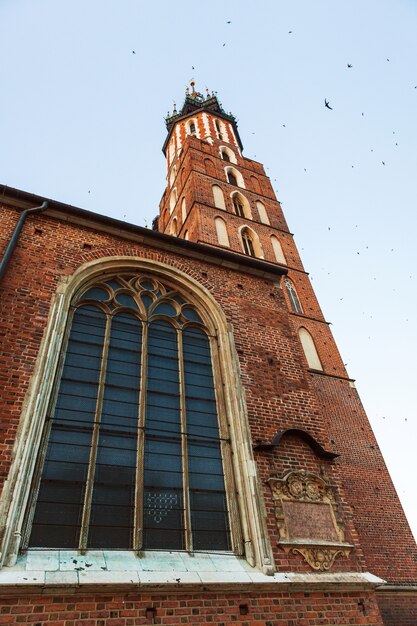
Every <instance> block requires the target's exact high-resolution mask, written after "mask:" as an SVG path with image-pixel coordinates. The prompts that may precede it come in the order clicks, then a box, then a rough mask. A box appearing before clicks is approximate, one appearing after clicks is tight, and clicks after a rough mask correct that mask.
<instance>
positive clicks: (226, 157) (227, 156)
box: [222, 150, 230, 163]
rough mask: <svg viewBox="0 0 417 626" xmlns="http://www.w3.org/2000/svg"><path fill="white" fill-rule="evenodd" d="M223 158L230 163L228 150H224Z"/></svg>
mask: <svg viewBox="0 0 417 626" xmlns="http://www.w3.org/2000/svg"><path fill="white" fill-rule="evenodd" d="M222 159H223V161H227V162H228V163H230V156H229V154H228V153H227V152H226V150H222Z"/></svg>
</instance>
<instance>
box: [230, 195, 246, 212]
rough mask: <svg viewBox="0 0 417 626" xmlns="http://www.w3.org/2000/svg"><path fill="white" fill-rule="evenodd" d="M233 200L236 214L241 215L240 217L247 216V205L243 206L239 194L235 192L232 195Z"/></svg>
mask: <svg viewBox="0 0 417 626" xmlns="http://www.w3.org/2000/svg"><path fill="white" fill-rule="evenodd" d="M232 202H233V209H234V212H235V213H236V215H239V217H245V207H244V206H243V202H242V199H241V197H240V196H239V194H234V195H233V196H232Z"/></svg>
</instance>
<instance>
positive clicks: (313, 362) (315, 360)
mask: <svg viewBox="0 0 417 626" xmlns="http://www.w3.org/2000/svg"><path fill="white" fill-rule="evenodd" d="M298 336H299V337H300V341H301V345H302V346H303V351H304V354H305V357H306V359H307V363H308V366H309V367H311V369H315V370H323V366H322V364H321V361H320V358H319V355H318V352H317V348H316V345H315V343H314V339H313V337H312V336H311V335H310V333H309V332H308V330H307V329H306V328H300V330H299V331H298Z"/></svg>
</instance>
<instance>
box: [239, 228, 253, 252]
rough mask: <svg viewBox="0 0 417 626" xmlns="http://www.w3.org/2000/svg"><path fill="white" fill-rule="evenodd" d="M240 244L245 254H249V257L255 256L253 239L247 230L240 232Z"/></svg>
mask: <svg viewBox="0 0 417 626" xmlns="http://www.w3.org/2000/svg"><path fill="white" fill-rule="evenodd" d="M242 244H243V249H244V251H245V254H249V256H256V254H255V245H254V241H253V237H252V235H251V233H250V231H249V229H248V228H244V229H243V230H242Z"/></svg>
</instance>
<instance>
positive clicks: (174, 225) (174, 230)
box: [170, 217, 178, 237]
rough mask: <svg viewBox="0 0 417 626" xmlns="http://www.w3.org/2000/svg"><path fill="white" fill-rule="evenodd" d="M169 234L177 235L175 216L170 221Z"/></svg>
mask: <svg viewBox="0 0 417 626" xmlns="http://www.w3.org/2000/svg"><path fill="white" fill-rule="evenodd" d="M170 234H171V235H172V236H173V237H178V221H177V218H176V217H174V219H173V220H172V222H171V227H170Z"/></svg>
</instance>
